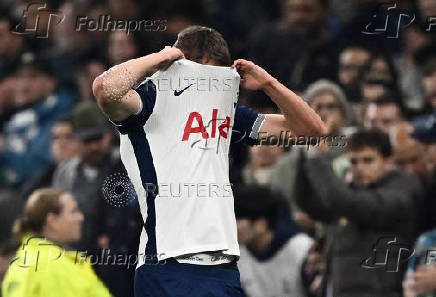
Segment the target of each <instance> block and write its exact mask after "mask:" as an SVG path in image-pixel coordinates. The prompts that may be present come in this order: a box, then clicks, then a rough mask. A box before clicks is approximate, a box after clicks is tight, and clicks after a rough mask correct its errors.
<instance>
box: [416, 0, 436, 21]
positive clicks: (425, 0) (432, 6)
mask: <svg viewBox="0 0 436 297" xmlns="http://www.w3.org/2000/svg"><path fill="white" fill-rule="evenodd" d="M418 6H419V13H420V15H421V16H422V18H423V21H426V20H427V17H430V16H436V2H435V1H434V0H419V1H418Z"/></svg>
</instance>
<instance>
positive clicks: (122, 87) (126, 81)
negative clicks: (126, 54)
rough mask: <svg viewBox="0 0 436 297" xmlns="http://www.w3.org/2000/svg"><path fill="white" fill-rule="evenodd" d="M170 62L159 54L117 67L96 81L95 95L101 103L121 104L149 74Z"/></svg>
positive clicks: (163, 54) (163, 55)
mask: <svg viewBox="0 0 436 297" xmlns="http://www.w3.org/2000/svg"><path fill="white" fill-rule="evenodd" d="M169 60H170V57H169V56H168V55H166V54H165V53H162V52H159V53H153V54H149V55H147V56H143V57H140V58H137V59H131V60H129V61H126V62H124V63H121V64H118V65H115V66H114V67H112V68H110V69H109V70H107V71H105V72H103V73H102V74H101V75H100V76H98V77H97V78H96V79H95V81H94V84H93V91H94V95H95V96H96V97H97V100H100V101H106V102H121V101H122V99H123V97H125V96H126V95H127V93H128V92H129V91H131V89H132V88H134V87H135V86H137V85H138V84H139V83H140V82H141V81H142V80H143V79H144V77H145V76H146V75H147V74H148V73H150V72H151V71H152V70H154V69H155V68H156V67H157V66H158V65H160V64H162V63H165V62H166V61H169Z"/></svg>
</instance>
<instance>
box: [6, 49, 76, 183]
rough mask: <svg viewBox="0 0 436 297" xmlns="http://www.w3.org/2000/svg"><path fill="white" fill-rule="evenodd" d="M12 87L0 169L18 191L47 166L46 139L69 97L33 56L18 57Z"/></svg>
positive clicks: (69, 103) (66, 108)
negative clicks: (11, 103)
mask: <svg viewBox="0 0 436 297" xmlns="http://www.w3.org/2000/svg"><path fill="white" fill-rule="evenodd" d="M22 59H23V60H22V64H21V65H20V66H19V67H18V69H17V70H16V72H15V82H14V84H13V86H14V89H13V96H14V99H13V102H14V109H13V110H11V111H10V113H9V119H8V120H7V121H5V126H4V130H3V137H4V146H3V148H2V150H1V151H0V160H1V162H0V164H1V165H0V167H1V169H2V170H4V173H5V176H6V179H7V182H8V184H9V185H10V186H14V187H16V188H18V187H19V186H21V185H22V184H23V183H24V182H25V181H27V180H29V179H30V178H32V177H34V176H35V175H36V174H38V173H39V172H40V171H41V170H43V169H45V168H46V167H47V166H48V165H49V164H50V163H51V162H52V158H51V155H50V149H49V144H50V135H51V129H52V126H53V123H54V122H55V121H56V120H57V119H58V118H59V117H61V116H62V115H64V114H66V113H69V112H70V111H71V108H72V105H73V97H72V94H71V93H70V92H69V91H68V90H66V89H63V88H58V87H57V81H56V78H55V77H54V75H53V73H52V72H51V71H50V69H49V67H48V65H47V64H46V63H45V62H43V61H42V60H41V59H38V58H35V56H34V55H33V54H30V53H28V54H25V55H23V56H22Z"/></svg>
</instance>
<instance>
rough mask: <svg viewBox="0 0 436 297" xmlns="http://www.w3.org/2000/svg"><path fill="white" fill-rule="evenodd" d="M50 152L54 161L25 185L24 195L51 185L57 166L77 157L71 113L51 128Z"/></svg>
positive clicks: (26, 195)
mask: <svg viewBox="0 0 436 297" xmlns="http://www.w3.org/2000/svg"><path fill="white" fill-rule="evenodd" d="M50 152H51V155H52V158H53V163H51V164H50V165H49V166H48V167H47V168H46V169H44V170H43V171H42V172H41V173H40V174H38V175H37V176H35V177H34V178H32V179H31V180H30V181H28V182H27V183H25V184H24V185H23V190H22V192H21V196H22V197H28V196H29V195H30V194H31V193H32V192H33V191H34V190H36V189H37V188H42V187H49V186H51V184H52V182H53V174H54V172H55V170H56V168H57V167H58V166H59V165H60V164H61V163H64V162H68V161H69V160H71V159H73V158H75V157H77V154H78V143H77V140H76V139H75V137H74V135H73V126H72V120H71V116H70V115H66V116H63V117H61V118H60V119H58V120H57V121H56V122H55V123H54V125H53V127H52V129H51V141H50Z"/></svg>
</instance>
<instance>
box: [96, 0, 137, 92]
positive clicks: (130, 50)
mask: <svg viewBox="0 0 436 297" xmlns="http://www.w3.org/2000/svg"><path fill="white" fill-rule="evenodd" d="M112 2H116V1H112ZM133 36H134V35H133V34H129V35H127V34H126V33H125V32H124V31H113V32H111V33H109V37H108V38H109V40H108V62H109V65H110V66H113V65H117V64H121V63H123V62H125V61H127V60H130V59H133V58H135V57H136V55H137V51H138V50H137V48H136V45H135V40H134V37H133ZM100 73H101V72H100ZM91 86H92V85H91Z"/></svg>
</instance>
